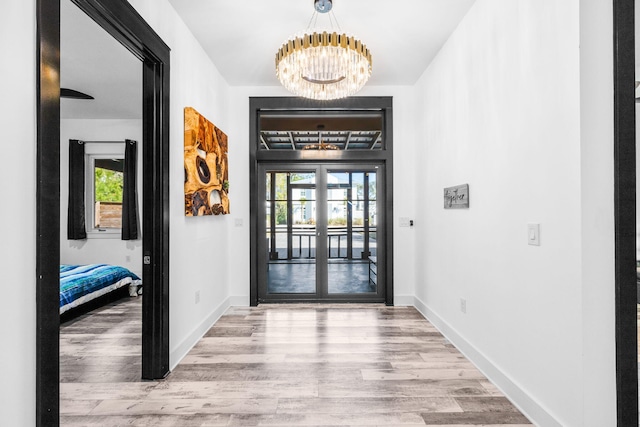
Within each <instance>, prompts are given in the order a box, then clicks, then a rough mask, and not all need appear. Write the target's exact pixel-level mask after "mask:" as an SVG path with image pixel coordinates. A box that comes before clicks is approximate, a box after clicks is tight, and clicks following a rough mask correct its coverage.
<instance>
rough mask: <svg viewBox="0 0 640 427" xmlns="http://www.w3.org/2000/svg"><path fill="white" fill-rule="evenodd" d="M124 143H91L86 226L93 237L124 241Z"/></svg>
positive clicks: (87, 162) (88, 146)
mask: <svg viewBox="0 0 640 427" xmlns="http://www.w3.org/2000/svg"><path fill="white" fill-rule="evenodd" d="M123 145H124V144H87V147H86V150H87V151H86V153H85V154H86V157H85V159H86V168H85V171H86V185H85V189H86V191H87V194H86V198H85V200H86V208H85V209H86V224H87V237H89V238H96V237H97V238H100V237H104V238H120V235H121V233H122V201H123V187H124V148H123Z"/></svg>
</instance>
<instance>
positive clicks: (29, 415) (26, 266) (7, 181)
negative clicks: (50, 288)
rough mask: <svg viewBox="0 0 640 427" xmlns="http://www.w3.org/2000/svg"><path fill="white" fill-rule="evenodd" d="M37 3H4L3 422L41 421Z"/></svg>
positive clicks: (0, 174)
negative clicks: (38, 404) (37, 403)
mask: <svg viewBox="0 0 640 427" xmlns="http://www.w3.org/2000/svg"><path fill="white" fill-rule="evenodd" d="M35 35H36V25H35V2H32V1H30V2H23V1H20V0H9V1H3V2H1V3H0V51H2V52H3V55H6V56H5V58H11V60H6V59H5V60H2V61H0V93H2V101H1V102H0V140H1V141H2V143H0V158H2V159H3V162H2V167H1V168H0V180H1V182H2V183H3V184H2V185H1V186H0V196H1V198H2V201H3V209H0V223H1V224H3V227H2V243H1V244H0V267H1V268H2V272H3V273H2V293H3V295H2V301H3V304H2V310H0V336H1V337H2V351H0V366H3V367H5V369H4V370H3V371H4V372H3V378H2V385H1V386H0V414H2V423H3V424H6V425H12V426H32V425H35V414H36V412H35V399H36V372H35V367H36V362H35V358H36V275H35V268H36V157H35V156H36V102H35V99H36V98H35V96H36V95H35V93H36V91H35V81H36V72H35V70H36V68H35V61H36V55H35V53H34V49H35V46H36V41H35Z"/></svg>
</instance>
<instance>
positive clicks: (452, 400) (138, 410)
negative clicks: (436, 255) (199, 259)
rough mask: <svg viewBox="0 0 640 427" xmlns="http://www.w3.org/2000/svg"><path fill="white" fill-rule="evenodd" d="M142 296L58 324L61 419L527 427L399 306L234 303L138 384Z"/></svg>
mask: <svg viewBox="0 0 640 427" xmlns="http://www.w3.org/2000/svg"><path fill="white" fill-rule="evenodd" d="M140 300H141V298H134V299H126V300H123V302H122V303H119V304H114V305H111V306H109V307H107V308H103V309H100V310H97V311H96V312H94V313H92V314H91V315H88V316H84V317H82V318H80V319H78V320H75V321H72V322H69V323H66V324H63V325H62V327H61V331H60V333H61V338H60V340H61V367H60V369H61V385H60V389H61V402H60V404H61V424H62V425H64V426H101V427H108V426H122V425H127V426H129V425H132V426H154V427H161V426H180V427H189V426H424V425H432V426H434V425H441V426H444V425H446V426H447V427H453V426H462V425H464V426H472V425H483V426H491V425H493V426H501V427H507V426H510V427H514V426H523V425H530V423H529V422H528V420H527V419H526V418H525V417H524V416H523V415H522V414H520V413H519V412H518V410H517V409H516V408H514V406H513V405H512V404H511V403H510V402H509V401H508V400H507V399H506V398H505V397H504V396H503V395H502V394H501V393H500V392H499V390H497V389H496V388H495V387H494V386H493V385H492V384H491V383H490V382H489V381H487V380H486V379H485V378H484V377H483V375H482V374H481V373H480V372H479V371H478V370H476V369H475V368H474V366H473V365H472V364H471V363H470V362H468V361H467V360H466V359H465V358H464V357H463V356H462V355H461V354H460V353H459V352H458V351H457V350H456V349H455V348H453V347H452V346H451V345H450V344H448V343H447V341H446V340H445V339H444V338H443V337H442V335H440V334H439V333H438V332H437V331H436V329H435V328H434V327H433V326H432V325H431V324H430V323H429V322H427V321H426V320H425V319H424V318H423V317H422V316H421V315H420V314H419V313H418V312H417V311H416V310H415V309H413V308H407V307H385V306H382V305H357V306H354V305H329V306H327V305H262V306H260V307H257V308H248V307H247V308H232V309H230V310H229V311H228V312H227V313H226V314H225V315H224V316H223V317H222V318H221V319H220V320H219V321H218V322H217V323H216V324H215V325H214V326H213V327H212V328H211V329H210V330H209V332H208V333H207V334H206V336H205V337H204V338H203V339H202V340H201V341H200V342H199V343H198V344H197V345H196V346H195V347H194V348H193V349H192V350H191V352H189V354H188V355H187V356H186V357H185V358H184V360H183V361H182V362H181V363H180V365H179V366H178V367H177V368H176V369H175V370H174V371H173V372H172V373H171V374H170V375H169V376H168V377H167V378H166V379H165V380H162V381H157V382H141V381H139V380H138V379H137V378H139V376H140V356H139V354H140V320H139V319H140Z"/></svg>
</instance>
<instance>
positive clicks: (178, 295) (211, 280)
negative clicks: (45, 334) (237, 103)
mask: <svg viewBox="0 0 640 427" xmlns="http://www.w3.org/2000/svg"><path fill="white" fill-rule="evenodd" d="M130 3H131V4H132V5H133V6H134V7H135V8H136V10H137V11H138V12H139V13H140V14H141V15H142V17H143V18H144V19H145V20H146V21H147V22H148V23H149V25H151V27H152V28H154V29H155V30H156V32H157V33H158V34H159V35H160V37H161V38H162V39H163V40H164V42H165V43H166V44H167V45H168V46H169V47H170V48H171V105H170V119H171V122H170V152H169V177H170V188H169V194H170V213H169V214H170V221H171V222H170V236H169V244H170V254H171V256H170V266H169V275H170V307H169V315H170V319H169V322H170V331H169V338H170V364H171V366H172V367H173V366H175V364H176V363H177V362H178V361H179V360H180V359H181V358H182V357H183V356H184V355H185V354H186V352H187V351H188V350H189V349H190V348H191V347H192V346H193V345H194V344H195V343H196V342H197V340H198V339H199V338H200V336H201V335H202V334H204V333H205V332H206V331H207V330H208V328H209V327H210V326H211V324H212V323H213V322H214V321H215V320H216V319H217V318H218V317H219V316H220V315H221V314H222V312H224V310H225V309H226V308H227V307H228V305H229V304H230V301H229V298H228V297H229V268H230V266H231V265H233V264H234V261H235V260H233V259H231V258H230V256H229V253H230V251H229V243H228V242H229V233H230V230H231V227H232V226H233V222H232V220H231V218H230V216H229V215H227V216H207V217H185V215H184V181H183V177H184V163H183V158H184V142H183V141H184V133H183V132H184V107H187V106H189V107H193V108H195V109H196V110H198V112H200V113H201V114H203V115H204V116H205V117H206V118H207V119H209V120H210V121H211V122H213V123H214V124H215V125H216V126H218V127H219V128H220V129H222V130H223V131H224V132H225V133H226V134H227V135H228V136H229V145H230V146H233V145H234V144H236V143H237V139H238V138H237V136H236V135H235V134H234V133H233V132H232V130H231V128H230V125H229V112H228V106H229V103H230V100H229V88H228V85H227V84H226V82H225V81H224V80H223V79H222V77H221V76H220V74H219V72H218V70H217V69H216V68H215V67H214V65H213V64H212V62H211V61H210V60H209V58H208V57H207V56H206V54H205V53H204V51H203V50H202V48H201V46H200V45H199V44H198V42H197V41H196V39H195V38H194V37H193V35H192V34H191V33H190V32H189V30H188V29H187V27H186V26H185V25H184V23H183V22H182V20H181V19H180V18H179V17H178V15H177V13H176V12H175V10H174V9H173V8H172V6H171V5H170V4H169V2H168V1H166V0H161V1H158V0H132V1H131V2H130ZM244 160H245V159H241V158H236V157H234V155H233V153H231V154H230V156H229V170H230V171H234V169H235V168H236V165H237V164H238V163H242V162H243V161H244ZM230 183H231V193H230V209H231V212H234V210H235V209H236V200H237V199H239V198H241V194H238V192H234V187H233V186H234V182H233V180H232V179H231V180H230ZM196 293H199V296H200V298H199V299H200V301H199V302H198V303H196Z"/></svg>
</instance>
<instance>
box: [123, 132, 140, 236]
mask: <svg viewBox="0 0 640 427" xmlns="http://www.w3.org/2000/svg"><path fill="white" fill-rule="evenodd" d="M137 147H138V145H137V142H136V141H132V140H130V139H126V140H125V142H124V188H123V190H122V240H136V239H138V194H137V187H138V185H137V171H136V169H137V168H136V165H137V164H138V148H137Z"/></svg>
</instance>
